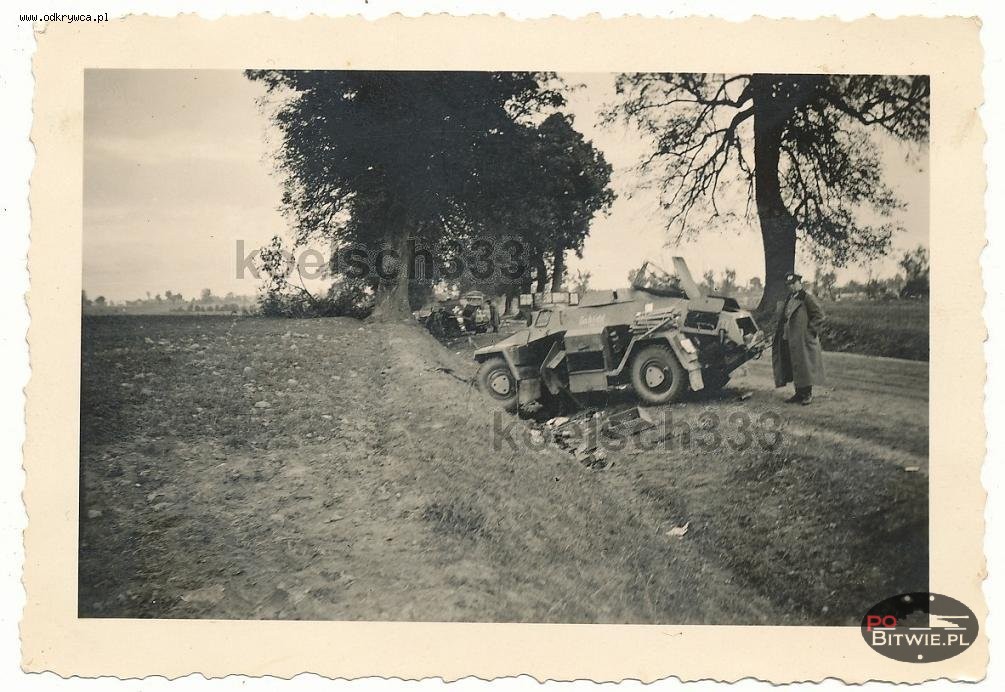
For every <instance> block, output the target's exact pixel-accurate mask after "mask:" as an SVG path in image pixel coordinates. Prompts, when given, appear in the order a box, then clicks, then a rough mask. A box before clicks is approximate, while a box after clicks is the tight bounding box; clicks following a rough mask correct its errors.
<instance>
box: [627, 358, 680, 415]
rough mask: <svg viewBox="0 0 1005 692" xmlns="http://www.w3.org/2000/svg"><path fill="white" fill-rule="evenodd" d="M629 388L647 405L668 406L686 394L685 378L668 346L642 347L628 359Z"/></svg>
mask: <svg viewBox="0 0 1005 692" xmlns="http://www.w3.org/2000/svg"><path fill="white" fill-rule="evenodd" d="M631 375H632V388H633V389H634V390H635V393H636V394H637V395H638V397H639V399H641V400H642V401H644V402H645V403H647V404H654V405H659V404H668V403H670V402H671V401H676V400H677V399H679V398H680V397H681V396H683V395H684V392H685V391H687V374H686V373H685V372H684V368H683V367H681V364H680V363H679V362H678V361H677V357H676V356H675V355H674V353H673V351H672V350H670V347H669V346H663V345H662V344H653V345H652V346H646V347H645V348H643V349H642V350H641V351H639V352H638V353H636V354H635V357H634V358H633V359H632V371H631Z"/></svg>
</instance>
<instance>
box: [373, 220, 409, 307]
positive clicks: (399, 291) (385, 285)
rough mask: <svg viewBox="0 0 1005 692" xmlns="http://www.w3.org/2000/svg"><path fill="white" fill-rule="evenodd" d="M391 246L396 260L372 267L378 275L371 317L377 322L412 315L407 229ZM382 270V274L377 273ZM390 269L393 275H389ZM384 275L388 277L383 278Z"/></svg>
mask: <svg viewBox="0 0 1005 692" xmlns="http://www.w3.org/2000/svg"><path fill="white" fill-rule="evenodd" d="M393 248H394V250H396V251H397V253H398V254H397V260H396V261H393V262H392V261H390V260H389V261H388V262H386V263H385V264H384V267H374V268H373V269H374V271H376V272H378V275H379V276H380V283H379V284H378V286H377V296H376V304H375V306H374V308H373V315H372V319H374V320H376V321H378V322H392V321H397V320H405V319H408V318H410V317H411V315H412V310H411V307H410V306H409V304H408V270H409V267H410V266H411V264H412V256H411V248H410V243H409V242H408V232H407V231H402V232H401V236H400V237H399V238H398V239H397V241H396V242H395V244H394V246H393ZM382 271H383V272H384V275H380V274H379V272H382ZM392 271H393V272H394V276H390V274H391V272H392ZM385 276H389V278H384V277H385Z"/></svg>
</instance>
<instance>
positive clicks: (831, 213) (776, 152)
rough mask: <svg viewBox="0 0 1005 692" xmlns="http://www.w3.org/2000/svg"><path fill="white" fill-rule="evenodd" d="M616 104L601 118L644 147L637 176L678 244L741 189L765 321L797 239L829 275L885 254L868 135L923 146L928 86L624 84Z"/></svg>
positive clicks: (878, 183) (660, 79) (788, 80)
mask: <svg viewBox="0 0 1005 692" xmlns="http://www.w3.org/2000/svg"><path fill="white" fill-rule="evenodd" d="M617 93H618V95H619V100H618V102H617V103H615V104H613V105H612V106H611V107H610V108H609V109H608V111H607V112H606V119H607V121H608V122H613V121H615V120H622V121H625V122H629V123H632V124H634V125H636V126H638V127H639V129H640V130H641V131H642V132H643V133H644V134H646V135H647V136H648V137H649V138H650V140H651V142H652V151H651V153H650V155H649V156H648V157H647V158H646V159H645V160H644V161H643V163H642V168H643V169H644V170H647V171H649V172H652V173H654V174H656V177H657V179H658V183H657V184H658V186H659V191H660V204H661V206H662V207H663V208H664V209H665V211H666V212H667V216H666V219H667V227H668V229H671V230H675V231H676V232H677V234H678V236H682V235H685V234H690V233H699V232H701V231H703V230H705V229H708V228H713V227H715V226H716V225H717V222H721V221H724V220H725V221H727V222H730V221H731V220H732V219H731V218H730V216H729V214H728V213H726V212H723V211H722V207H721V202H722V196H723V194H724V190H725V189H728V188H729V187H730V186H735V185H736V184H737V183H738V184H739V185H740V186H741V187H742V188H744V193H745V194H744V196H745V198H746V199H747V200H749V201H751V202H753V203H754V206H755V208H756V213H757V216H758V219H759V222H760V228H761V235H762V239H763V242H764V255H765V256H764V260H765V293H764V298H763V299H762V302H761V306H760V310H761V311H762V312H764V311H767V310H770V309H772V308H773V307H774V304H775V301H776V300H778V298H779V297H780V295H781V294H782V293H783V292H784V285H783V277H784V275H785V274H786V273H787V272H790V271H793V268H794V264H795V250H796V241H797V239H800V240H802V241H803V243H804V245H805V248H806V250H808V251H809V252H810V254H811V255H812V256H813V257H814V258H815V259H817V260H820V261H825V262H827V263H830V264H833V265H835V266H843V265H845V264H846V263H847V262H849V261H851V260H854V259H860V258H866V259H868V258H871V257H875V256H878V255H882V254H886V253H888V252H889V250H890V245H891V236H892V234H893V232H894V231H895V230H897V226H896V225H895V224H894V223H893V222H892V221H891V217H892V213H893V211H894V210H895V209H897V208H898V207H899V206H900V204H901V203H900V202H899V200H898V199H897V198H896V196H895V195H894V193H893V192H892V190H891V188H890V187H889V186H888V185H887V184H886V183H885V182H884V180H883V174H882V167H881V165H880V155H879V151H878V148H877V145H876V140H875V138H874V137H873V136H872V133H873V132H876V131H883V132H885V133H887V134H888V135H889V136H891V137H893V138H895V139H899V140H906V141H913V142H922V141H927V137H928V127H929V109H930V87H929V80H928V77H927V76H914V77H902V76H885V75H781V74H736V75H723V74H684V73H680V74H671V73H631V74H624V75H621V76H620V77H619V78H618V80H617ZM749 209H750V206H749V202H748V205H747V207H746V210H747V211H749Z"/></svg>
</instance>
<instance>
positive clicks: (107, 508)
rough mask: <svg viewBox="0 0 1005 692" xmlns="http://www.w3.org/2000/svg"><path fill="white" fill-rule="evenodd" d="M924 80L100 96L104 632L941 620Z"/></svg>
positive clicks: (558, 80) (91, 235)
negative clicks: (904, 608)
mask: <svg viewBox="0 0 1005 692" xmlns="http://www.w3.org/2000/svg"><path fill="white" fill-rule="evenodd" d="M931 99H932V96H931V90H930V80H929V76H927V75H925V74H767V73H760V72H750V73H726V74H714V73H694V72H663V73H641V72H584V73H563V72H549V71H540V72H502V71H496V72H489V71H436V70H427V71H402V70H399V71H388V70H353V69H349V70H298V69H288V70H287V69H257V68H254V67H253V66H252V67H249V68H248V69H245V70H237V69H212V70H210V69H203V70H200V69H190V70H189V69H186V70H181V69H170V70H169V69H88V70H87V71H86V73H85V77H84V93H83V104H84V113H83V119H84V129H83V156H84V169H83V237H82V249H83V264H82V289H83V291H82V294H81V313H82V314H81V363H80V458H79V469H80V506H79V555H78V574H77V599H78V600H77V608H78V615H79V617H80V618H170V619H207V618H212V619H236V620H355V621H358V620H368V621H418V622H484V623H600V624H604V623H634V624H677V625H687V624H693V625H831V626H858V625H859V623H860V622H861V620H862V618H863V615H864V614H865V613H866V612H867V611H868V610H869V608H870V607H872V606H874V605H875V604H877V603H879V602H880V601H883V600H884V599H887V598H889V597H891V596H893V595H895V594H902V593H912V592H926V591H928V590H929V589H930V584H929V567H930V565H929V558H930V555H929V291H930V288H929V273H930V270H929V267H930V260H931V257H930V244H929V204H930V192H929V189H930V180H929V174H930V172H929V134H930V128H929V121H930V108H931Z"/></svg>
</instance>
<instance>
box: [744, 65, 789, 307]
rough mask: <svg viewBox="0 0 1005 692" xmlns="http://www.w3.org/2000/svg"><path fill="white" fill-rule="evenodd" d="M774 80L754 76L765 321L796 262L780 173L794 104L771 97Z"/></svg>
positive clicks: (756, 189) (756, 178)
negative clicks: (785, 139) (785, 136)
mask: <svg viewBox="0 0 1005 692" xmlns="http://www.w3.org/2000/svg"><path fill="white" fill-rule="evenodd" d="M774 81H775V79H774V78H773V77H772V76H771V75H754V76H753V77H752V78H751V88H752V91H753V98H754V109H755V110H754V197H755V199H756V201H757V216H758V218H759V219H760V223H761V239H762V240H763V242H764V272H765V276H764V295H763V296H762V297H761V302H760V303H759V304H758V306H757V310H756V312H757V314H758V315H759V316H761V317H762V318H765V317H770V316H772V315H773V313H774V311H775V309H776V304H777V303H778V301H780V300H783V299H784V298H785V294H786V290H787V289H786V287H785V275H786V274H787V273H789V272H791V271H793V269H794V267H795V262H796V220H795V219H794V218H793V217H792V214H790V213H789V210H788V209H787V208H786V207H785V202H784V201H783V200H782V192H781V184H780V181H779V174H778V162H779V154H780V148H781V143H782V132H783V131H784V129H785V123H786V121H787V120H788V119H789V117H790V115H791V112H790V109H791V105H790V104H788V103H786V102H784V101H783V100H781V99H778V98H776V97H775V96H774V95H773V94H772V85H773V82H774Z"/></svg>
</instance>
